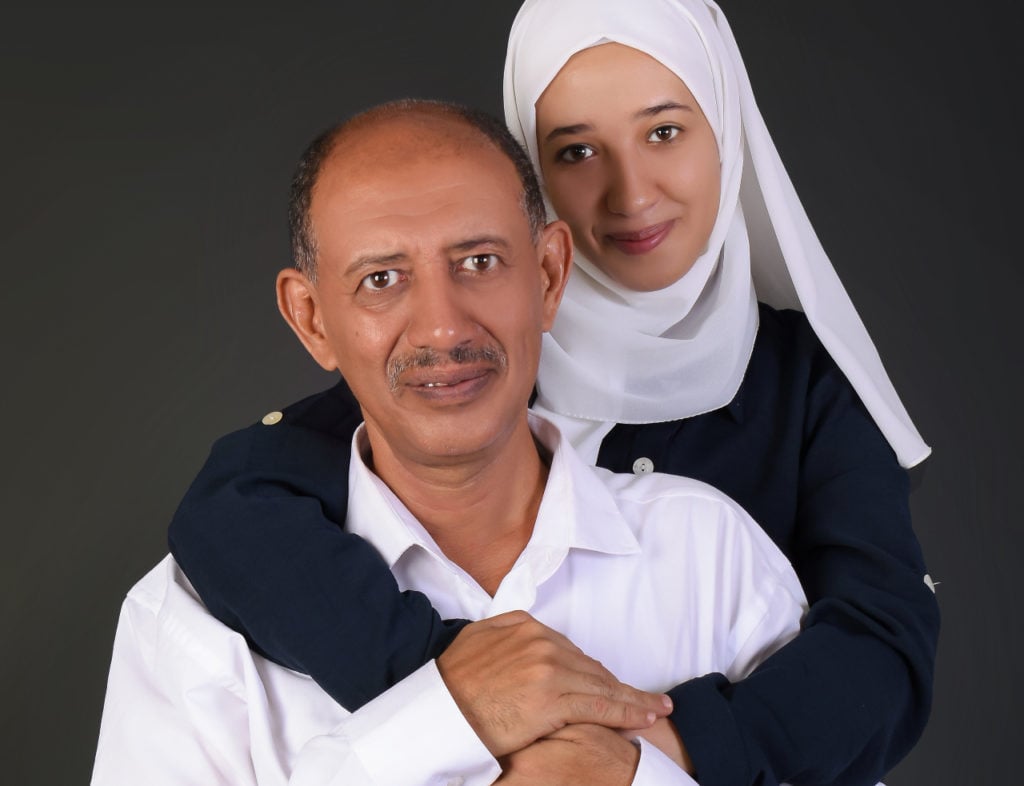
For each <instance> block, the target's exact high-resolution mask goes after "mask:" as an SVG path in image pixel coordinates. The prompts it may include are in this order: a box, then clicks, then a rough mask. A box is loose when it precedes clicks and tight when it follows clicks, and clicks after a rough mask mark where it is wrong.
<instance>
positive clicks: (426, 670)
mask: <svg viewBox="0 0 1024 786" xmlns="http://www.w3.org/2000/svg"><path fill="white" fill-rule="evenodd" d="M346 734H347V736H348V737H349V739H350V740H351V745H352V751H353V753H355V755H356V756H357V757H358V758H359V760H360V762H361V763H362V765H363V767H364V768H365V769H366V772H367V773H368V774H369V776H370V778H371V779H372V782H373V783H377V784H392V783H393V784H402V785H403V786H408V784H413V783H425V784H426V783H429V784H435V783H459V784H465V786H476V784H481V786H485V785H486V784H490V783H492V782H494V781H495V780H496V779H497V778H498V776H499V775H500V774H501V768H500V766H499V765H498V762H497V760H496V759H495V758H494V757H493V756H492V755H491V753H490V751H488V750H487V748H486V747H485V746H484V744H483V743H482V742H481V741H480V740H479V738H478V737H477V736H476V734H475V733H474V732H473V729H472V727H471V726H470V725H469V723H468V722H467V721H466V718H465V716H464V715H463V714H462V711H461V710H459V707H458V705H457V704H456V703H455V700H454V699H452V696H451V694H450V693H449V692H448V688H447V687H446V686H445V684H444V680H442V679H441V674H440V672H439V671H438V670H437V665H436V663H435V662H434V661H430V662H429V663H427V664H426V665H425V666H422V667H420V668H419V669H418V670H417V671H415V672H413V673H412V674H410V675H409V676H408V677H406V678H405V679H404V680H402V681H401V682H400V683H398V684H397V685H395V686H394V687H393V688H391V689H390V690H388V691H386V692H385V693H383V694H381V695H380V696H379V697H377V698H376V699H374V700H373V701H371V702H369V703H368V704H366V705H365V706H363V707H362V708H361V709H360V710H359V712H357V713H356V714H355V715H353V716H352V717H351V718H350V719H349V720H348V721H347V723H346Z"/></svg>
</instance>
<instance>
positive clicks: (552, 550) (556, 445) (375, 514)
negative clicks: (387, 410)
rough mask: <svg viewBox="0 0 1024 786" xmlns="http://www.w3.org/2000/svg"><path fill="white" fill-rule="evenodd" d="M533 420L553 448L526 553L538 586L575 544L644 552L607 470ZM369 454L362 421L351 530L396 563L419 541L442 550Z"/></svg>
mask: <svg viewBox="0 0 1024 786" xmlns="http://www.w3.org/2000/svg"><path fill="white" fill-rule="evenodd" d="M529 423H530V430H531V431H532V432H533V435H534V437H535V438H536V439H537V441H538V442H539V443H540V444H541V445H543V446H544V447H545V448H547V449H548V450H549V451H550V452H551V467H550V470H549V473H548V482H547V485H546V487H545V489H544V496H543V497H542V499H541V504H540V509H539V510H538V513H537V521H536V523H535V525H534V529H533V534H532V535H531V537H530V541H529V543H528V544H527V546H526V548H525V549H524V551H523V555H521V557H520V559H521V560H523V559H527V560H529V561H531V562H536V563H537V569H535V570H534V571H533V574H534V578H535V580H536V581H537V583H540V582H541V581H543V580H544V579H545V578H547V576H549V575H550V574H551V573H553V572H554V570H555V569H556V568H557V567H558V565H559V564H561V562H562V560H563V559H564V558H565V555H566V554H567V553H568V551H569V550H570V549H585V550H588V551H596V552H600V553H604V554H633V553H637V552H639V550H640V546H639V543H638V542H637V540H636V537H635V536H634V535H633V532H632V530H631V529H630V527H629V525H628V523H627V522H626V520H625V519H624V518H623V516H622V514H621V513H620V512H619V509H618V506H617V505H616V503H615V499H614V497H613V496H612V494H611V492H610V491H609V490H608V488H607V487H606V486H605V484H604V483H603V482H602V481H601V479H600V475H599V473H603V472H605V470H599V469H595V468H594V467H591V466H588V465H587V464H584V463H583V461H582V460H581V459H580V458H579V457H578V456H577V455H576V453H575V451H574V450H573V448H572V446H571V445H570V444H569V442H568V441H567V440H565V439H564V438H563V437H562V435H561V433H560V432H559V430H558V428H557V427H556V426H555V425H554V424H552V423H551V422H550V421H548V420H545V419H544V418H542V417H540V416H539V415H535V414H533V413H530V414H529ZM368 455H369V441H368V438H367V436H366V430H365V426H363V425H361V426H359V428H358V429H357V430H356V432H355V434H354V435H353V437H352V459H351V462H350V464H349V505H348V516H347V518H346V522H345V526H346V528H347V529H348V530H349V531H350V532H352V533H354V534H356V535H359V536H360V537H362V538H363V539H364V540H367V541H369V542H370V543H371V544H372V545H373V546H374V547H375V548H376V549H377V550H378V551H379V552H380V553H381V556H382V557H383V558H384V560H385V561H386V562H387V564H388V567H389V568H393V567H394V566H395V563H397V562H398V560H399V559H400V558H401V557H402V555H403V554H405V553H406V551H408V550H409V549H411V548H413V547H415V546H419V547H420V548H423V549H425V550H426V551H428V552H430V553H433V554H434V555H440V549H439V548H438V547H437V544H436V543H434V540H433V538H431V537H430V534H429V533H428V532H427V531H426V530H425V529H424V528H423V526H422V525H421V524H420V523H419V521H417V520H416V518H415V517H414V516H413V515H412V514H411V513H410V512H409V510H408V509H407V508H406V507H405V505H404V504H403V503H402V501H401V500H400V499H399V498H398V497H397V496H396V495H395V494H394V492H392V491H391V489H389V488H388V487H387V486H386V485H385V484H384V482H383V481H382V480H381V479H380V478H379V477H377V475H376V474H374V473H373V472H372V471H371V470H370V468H369V467H368V466H367V464H366V457H367V456H368ZM542 566H543V567H542ZM540 574H546V575H540Z"/></svg>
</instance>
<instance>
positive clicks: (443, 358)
mask: <svg viewBox="0 0 1024 786" xmlns="http://www.w3.org/2000/svg"><path fill="white" fill-rule="evenodd" d="M480 361H484V362H485V363H490V364H491V365H493V366H494V367H496V368H497V369H499V370H504V369H505V367H506V366H507V365H508V355H507V354H506V353H505V350H504V349H502V348H501V347H500V346H497V345H493V344H485V345H484V346H480V347H469V346H462V345H461V344H460V345H459V346H456V347H452V348H451V349H450V350H448V352H447V353H441V352H438V351H437V350H435V349H431V348H429V347H424V348H423V349H418V350H416V351H415V352H410V353H409V354H407V355H400V356H397V357H393V358H391V359H389V360H388V367H387V374H388V386H389V387H390V388H391V390H392V392H394V391H396V390H398V386H399V384H400V383H401V378H402V375H403V374H405V372H406V371H408V370H409V369H413V368H432V367H433V366H440V365H441V364H442V363H445V362H451V363H460V364H461V363H477V362H480Z"/></svg>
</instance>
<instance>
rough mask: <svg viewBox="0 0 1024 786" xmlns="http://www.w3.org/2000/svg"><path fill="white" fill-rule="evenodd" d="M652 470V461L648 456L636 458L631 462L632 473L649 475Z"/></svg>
mask: <svg viewBox="0 0 1024 786" xmlns="http://www.w3.org/2000/svg"><path fill="white" fill-rule="evenodd" d="M652 472H654V462H653V461H651V460H650V459H649V458H638V459H637V460H636V461H634V462H633V474H634V475H650V474H651V473H652Z"/></svg>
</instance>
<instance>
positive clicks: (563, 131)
mask: <svg viewBox="0 0 1024 786" xmlns="http://www.w3.org/2000/svg"><path fill="white" fill-rule="evenodd" d="M673 109H677V110H681V111H683V112H693V111H694V110H693V107H692V106H690V105H689V104H680V103H679V102H678V101H663V102H662V103H660V104H655V105H654V106H649V107H646V108H645V109H641V110H640V111H639V112H634V113H633V119H634V120H642V119H644V118H648V117H655V116H656V115H660V114H661V113H662V112H669V111H672V110H673ZM593 130H594V127H593V126H592V125H590V123H575V124H573V125H571V126H558V127H557V128H553V129H551V132H550V133H549V134H548V135H547V136H546V137H544V141H545V142H550V141H551V140H552V139H557V138H558V137H561V136H576V135H577V134H582V133H583V132H585V131H593Z"/></svg>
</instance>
